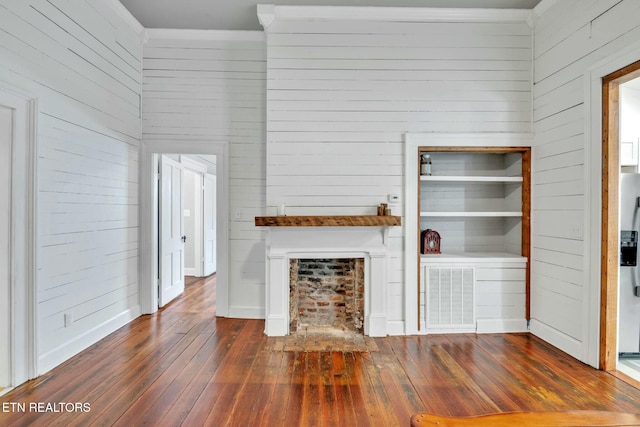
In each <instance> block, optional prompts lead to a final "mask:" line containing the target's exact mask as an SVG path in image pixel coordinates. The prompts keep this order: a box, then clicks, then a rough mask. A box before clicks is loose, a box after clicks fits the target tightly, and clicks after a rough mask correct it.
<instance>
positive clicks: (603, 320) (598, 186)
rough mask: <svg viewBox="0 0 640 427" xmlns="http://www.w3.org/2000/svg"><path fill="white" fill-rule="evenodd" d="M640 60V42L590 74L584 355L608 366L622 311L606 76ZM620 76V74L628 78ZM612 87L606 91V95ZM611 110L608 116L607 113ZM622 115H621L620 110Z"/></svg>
mask: <svg viewBox="0 0 640 427" xmlns="http://www.w3.org/2000/svg"><path fill="white" fill-rule="evenodd" d="M638 60H640V42H636V43H633V44H631V45H629V46H627V47H626V48H624V49H621V50H619V51H617V52H616V53H615V54H612V55H610V56H608V57H605V58H603V59H601V60H600V61H598V62H597V63H595V64H594V65H593V66H591V67H590V68H589V69H588V70H587V71H586V72H585V74H584V76H583V79H584V84H585V105H584V107H585V108H584V111H585V141H586V146H585V162H584V175H585V184H586V187H585V191H584V194H585V207H586V209H585V218H584V224H585V229H584V243H583V247H584V254H585V256H584V264H583V265H584V274H583V278H584V280H583V283H584V284H585V286H584V292H583V308H584V310H583V330H582V333H583V337H582V353H581V360H582V361H583V362H585V363H588V364H589V365H591V366H593V367H597V368H599V369H602V370H605V371H611V370H615V369H616V364H617V323H618V319H617V312H618V289H617V287H618V266H617V263H618V248H617V244H618V238H619V236H618V230H617V227H618V185H619V184H618V173H609V172H610V171H612V170H614V171H617V168H618V167H619V160H618V156H619V152H618V149H619V148H618V144H617V143H616V144H612V143H611V140H612V139H613V138H612V137H611V136H610V135H609V129H610V123H611V121H612V120H616V117H612V116H611V112H612V110H611V105H610V100H609V95H608V93H609V91H608V89H607V88H605V85H604V83H605V79H607V80H606V81H608V82H611V81H614V80H615V79H616V78H617V77H615V75H616V73H618V72H620V71H621V70H623V69H625V68H626V67H628V66H630V65H631V64H634V63H636V62H637V61H638ZM623 75H624V72H623V74H622V75H618V77H622V76H623ZM605 91H606V94H605ZM605 114H606V116H605ZM614 115H615V116H617V114H614Z"/></svg>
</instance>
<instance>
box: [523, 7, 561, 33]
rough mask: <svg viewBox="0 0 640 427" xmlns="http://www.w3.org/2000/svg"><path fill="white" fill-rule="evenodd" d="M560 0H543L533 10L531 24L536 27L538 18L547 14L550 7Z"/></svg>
mask: <svg viewBox="0 0 640 427" xmlns="http://www.w3.org/2000/svg"><path fill="white" fill-rule="evenodd" d="M558 2H559V0H542V1H541V2H540V3H538V4H537V5H536V6H535V7H534V8H533V9H532V10H531V18H530V23H529V26H530V27H531V28H535V26H536V24H537V22H538V18H540V17H541V16H542V15H543V14H545V13H546V12H547V11H548V10H549V9H551V8H552V7H553V6H555V5H556V4H557V3H558Z"/></svg>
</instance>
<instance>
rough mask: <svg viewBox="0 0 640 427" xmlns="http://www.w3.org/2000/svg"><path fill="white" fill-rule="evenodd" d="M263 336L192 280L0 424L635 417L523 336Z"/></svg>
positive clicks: (634, 392)
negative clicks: (286, 344) (331, 344)
mask: <svg viewBox="0 0 640 427" xmlns="http://www.w3.org/2000/svg"><path fill="white" fill-rule="evenodd" d="M263 328H264V322H263V321H260V320H240V319H222V318H216V317H215V278H209V279H206V280H192V281H190V283H189V284H188V285H187V287H186V290H185V293H184V295H183V296H181V297H180V298H178V299H177V300H176V301H174V302H173V303H171V304H170V305H169V306H167V307H165V308H164V309H163V310H161V311H160V312H158V313H156V314H154V315H148V316H142V317H140V318H138V319H136V320H135V321H133V322H131V323H130V324H128V325H127V326H125V327H123V328H121V329H120V330H118V331H116V332H114V333H113V334H111V335H109V336H108V337H107V338H105V339H104V340H102V341H100V342H98V343H97V344H95V345H93V346H92V347H90V348H88V349H87V350H85V351H84V352H82V353H81V354H79V355H78V356H76V357H74V358H72V359H71V360H69V361H67V362H66V363H64V364H63V365H61V366H59V367H57V368H55V369H54V370H52V371H51V372H48V373H47V374H45V375H43V376H41V377H39V378H37V379H35V380H33V381H30V382H28V383H26V384H24V385H22V386H20V387H18V388H16V389H15V390H12V391H11V392H9V393H8V394H6V395H5V396H2V397H0V408H2V412H0V425H2V426H26V425H43V426H45V425H46V426H51V425H59V426H87V425H104V426H110V425H118V426H139V425H153V426H177V425H184V426H200V425H211V426H227V425H229V426H280V425H296V426H297V425H300V426H314V425H329V426H351V425H354V426H356V425H357V426H367V425H371V426H407V425H409V419H410V417H411V415H412V414H414V413H416V412H422V411H428V412H432V413H435V414H440V415H451V416H461V415H480V414H487V413H494V412H508V411H519V410H527V411H549V410H585V409H591V410H608V411H619V412H640V390H638V389H636V388H634V387H632V386H631V385H629V384H627V383H626V382H624V381H622V380H621V379H619V378H617V377H615V376H613V375H610V374H607V373H605V372H601V371H597V370H595V369H592V368H590V367H588V366H586V365H584V364H582V363H580V362H578V361H576V360H575V359H573V358H571V357H569V356H567V355H566V354H564V353H563V352H561V351H559V350H557V349H556V348H554V347H552V346H551V345H549V344H546V343H544V342H543V341H541V340H539V339H537V338H535V337H533V336H531V335H529V334H485V335H473V334H463V335H429V336H410V337H387V338H378V339H376V340H375V342H376V345H377V347H378V349H379V350H378V351H375V352H371V353H357V352H307V353H305V352H284V351H278V350H276V349H274V346H273V342H274V338H267V337H265V336H264V335H263ZM62 402H64V403H66V404H67V405H66V406H65V405H62V404H61V403H62ZM69 403H71V404H75V403H78V404H80V408H81V409H82V410H84V412H83V411H77V410H75V411H71V412H67V411H68V410H69V409H73V408H76V406H74V405H72V406H69V405H68V404H69ZM20 404H21V405H23V407H24V412H23V411H21V410H20V407H19V406H18V405H20ZM37 404H40V405H41V406H34V405H37ZM47 404H49V406H47ZM83 404H84V406H83ZM87 409H89V411H88V412H87V411H86V410H87ZM40 410H43V411H46V410H50V411H56V410H57V411H58V412H38V411H40Z"/></svg>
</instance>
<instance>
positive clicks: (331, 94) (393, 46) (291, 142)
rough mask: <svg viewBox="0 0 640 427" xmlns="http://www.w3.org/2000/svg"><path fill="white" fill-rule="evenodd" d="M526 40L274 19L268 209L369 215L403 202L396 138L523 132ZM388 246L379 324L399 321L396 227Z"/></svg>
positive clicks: (506, 31)
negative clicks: (385, 306) (392, 199)
mask: <svg viewBox="0 0 640 427" xmlns="http://www.w3.org/2000/svg"><path fill="white" fill-rule="evenodd" d="M276 16H277V14H276ZM531 43H532V33H531V29H530V28H529V27H528V26H527V24H526V23H525V22H524V20H523V22H517V23H514V22H424V23H416V22H385V21H376V22H368V21H365V20H359V21H347V20H330V19H329V20H313V19H300V20H278V19H276V20H275V22H273V23H271V24H270V25H269V26H268V29H267V158H266V164H267V181H266V191H267V193H266V204H267V210H268V211H269V212H270V213H272V214H275V212H276V206H278V205H280V204H281V203H284V204H285V205H286V206H287V213H288V214H374V213H375V206H376V205H378V204H379V203H382V202H387V196H388V195H390V194H397V195H401V194H403V167H404V166H403V162H404V152H403V147H404V142H403V141H404V134H405V133H406V132H529V131H530V130H531V53H532V52H531ZM391 208H392V211H393V213H394V214H402V211H401V204H400V205H397V206H391ZM390 245H391V264H390V272H389V275H390V276H389V277H390V283H391V287H390V290H389V307H390V313H389V320H390V321H391V322H395V323H396V324H401V322H402V321H403V320H404V314H403V307H404V299H403V295H404V290H403V289H404V288H403V286H404V283H403V282H404V277H403V271H404V257H403V253H402V247H403V243H402V230H400V229H395V230H393V232H392V240H391V243H390ZM393 328H394V330H395V331H396V332H397V331H398V329H396V328H395V327H393Z"/></svg>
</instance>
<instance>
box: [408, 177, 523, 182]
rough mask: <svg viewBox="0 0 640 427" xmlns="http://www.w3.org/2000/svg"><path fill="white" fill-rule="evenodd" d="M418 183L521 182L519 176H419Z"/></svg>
mask: <svg viewBox="0 0 640 427" xmlns="http://www.w3.org/2000/svg"><path fill="white" fill-rule="evenodd" d="M420 181H432V182H522V177H521V176H483V175H480V176H472V175H420Z"/></svg>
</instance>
